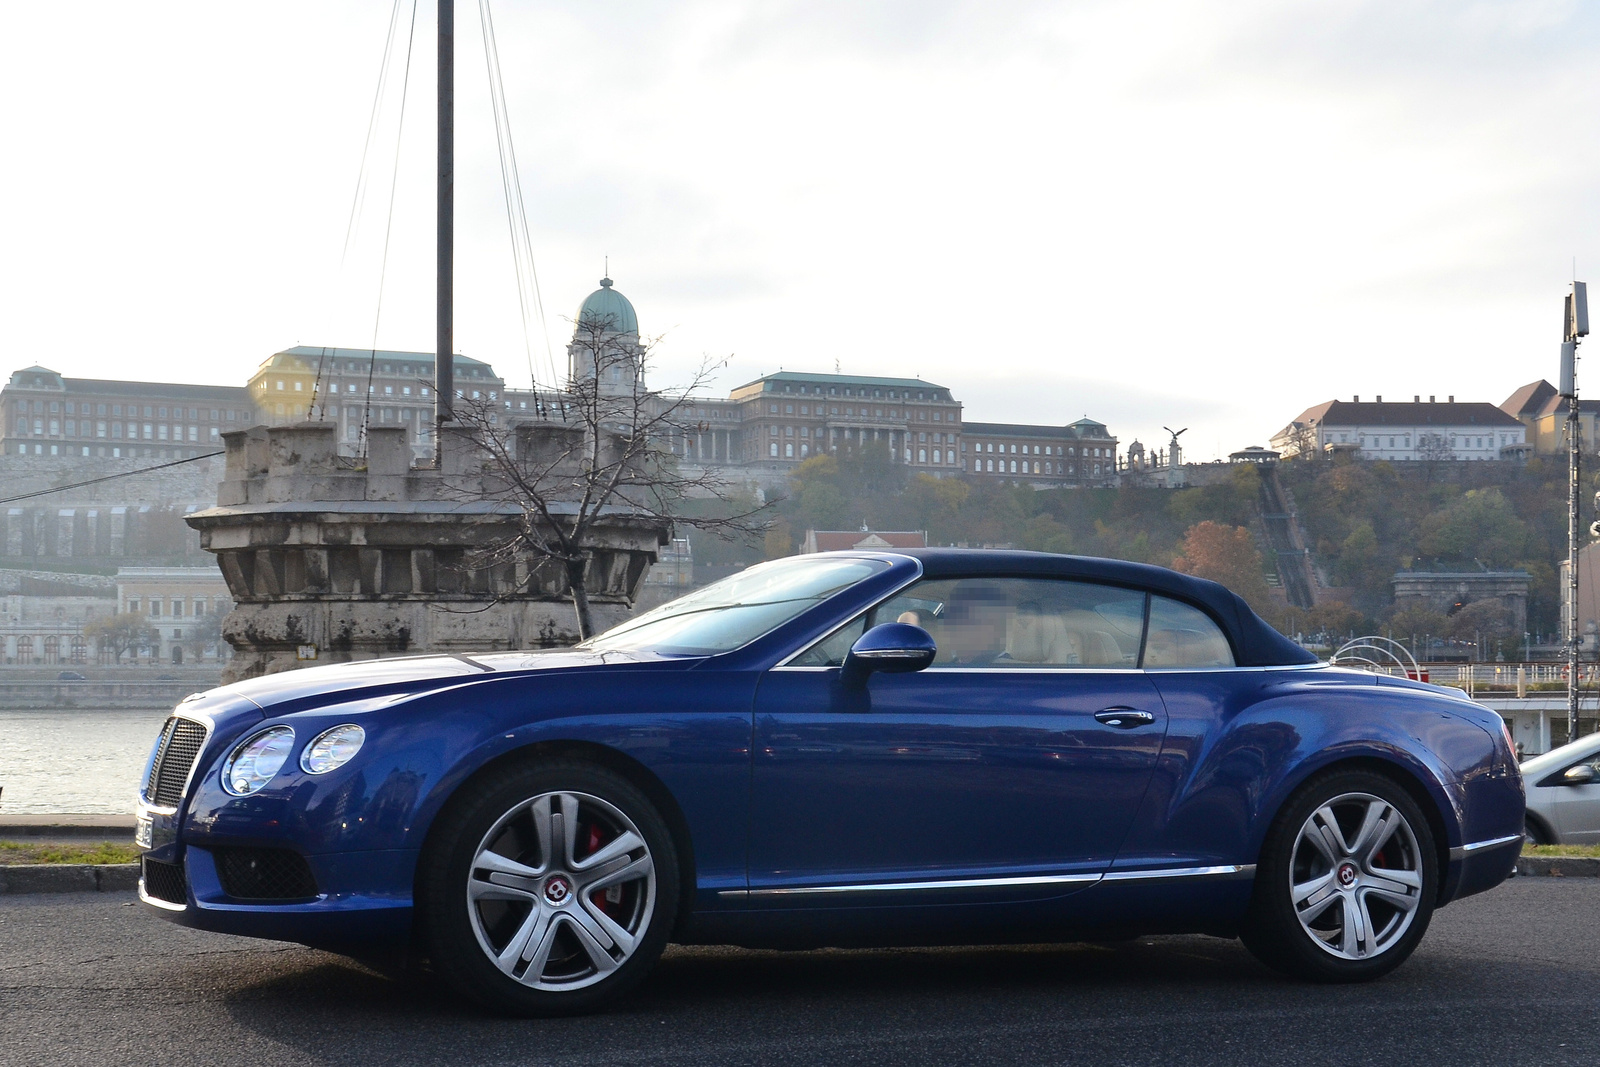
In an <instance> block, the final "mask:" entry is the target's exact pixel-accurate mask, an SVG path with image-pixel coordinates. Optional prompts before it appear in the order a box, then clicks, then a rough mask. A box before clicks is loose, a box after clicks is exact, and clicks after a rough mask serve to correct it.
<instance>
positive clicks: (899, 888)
mask: <svg viewBox="0 0 1600 1067" xmlns="http://www.w3.org/2000/svg"><path fill="white" fill-rule="evenodd" d="M1099 880H1100V875H1098V874H1041V875H1024V876H1021V877H1016V878H950V879H944V880H941V881H936V882H868V883H863V884H860V885H803V886H786V887H783V888H779V889H724V890H723V891H722V892H720V893H718V894H717V896H719V897H794V896H814V895H820V894H824V893H827V894H834V893H898V892H907V891H911V890H918V889H1004V888H1008V887H1011V886H1030V885H1085V884H1088V883H1090V882H1098V881H1099Z"/></svg>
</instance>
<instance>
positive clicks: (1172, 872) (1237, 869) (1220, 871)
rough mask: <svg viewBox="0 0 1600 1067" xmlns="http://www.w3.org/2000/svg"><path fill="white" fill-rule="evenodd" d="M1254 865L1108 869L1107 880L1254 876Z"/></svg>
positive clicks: (1157, 880)
mask: <svg viewBox="0 0 1600 1067" xmlns="http://www.w3.org/2000/svg"><path fill="white" fill-rule="evenodd" d="M1255 876H1256V865H1255V864H1253V863H1234V864H1228V865H1225V866H1221V867H1168V868H1165V869H1162V870H1155V871H1110V872H1108V873H1107V874H1106V876H1105V880H1106V881H1108V882H1164V881H1167V880H1169V879H1173V878H1254V877H1255Z"/></svg>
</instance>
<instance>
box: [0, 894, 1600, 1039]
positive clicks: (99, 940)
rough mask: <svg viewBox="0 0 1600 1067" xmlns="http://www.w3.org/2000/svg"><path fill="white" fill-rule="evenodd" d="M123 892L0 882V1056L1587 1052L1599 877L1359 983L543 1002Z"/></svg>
mask: <svg viewBox="0 0 1600 1067" xmlns="http://www.w3.org/2000/svg"><path fill="white" fill-rule="evenodd" d="M129 899H130V898H129V896H127V895H124V894H83V895H62V896H51V895H38V896H21V897H18V896H12V897H0V1064H5V1065H8V1067H9V1065H12V1064H16V1065H24V1064H69V1063H70V1064H93V1065H100V1064H138V1065H140V1067H149V1065H152V1064H207V1065H210V1064H218V1065H231V1064H240V1065H248V1067H267V1065H271V1067H276V1065H280V1064H321V1063H339V1064H362V1065H366V1064H412V1063H415V1064H429V1065H433V1064H451V1065H454V1064H491V1063H492V1064H561V1065H570V1067H580V1065H587V1064H630V1065H655V1064H693V1065H696V1067H711V1065H717V1064H743V1063H763V1064H767V1063H770V1064H791V1063H795V1064H799V1063H805V1064H811V1063H825V1064H852V1063H863V1064H925V1063H959V1064H988V1063H995V1064H1035V1063H1039V1064H1044V1063H1051V1064H1096V1065H1113V1064H1162V1065H1181V1064H1229V1065H1234V1064H1274V1065H1277V1064H1294V1065H1296V1067H1302V1065H1310V1064H1337V1065H1339V1067H1354V1065H1358V1064H1383V1065H1386V1067H1399V1065H1404V1067H1412V1065H1425V1064H1494V1065H1496V1067H1503V1065H1508V1064H1540V1065H1546V1067H1547V1065H1555V1064H1585V1065H1594V1064H1600V879H1589V878H1582V879H1570V880H1563V879H1556V878H1521V879H1516V880H1514V881H1512V882H1510V883H1508V884H1506V885H1504V886H1502V887H1501V888H1499V889H1496V890H1494V891H1493V892H1490V893H1487V894H1485V895H1483V896H1479V897H1474V898H1471V899H1469V900H1466V901H1462V902H1460V903H1458V904H1455V905H1452V906H1451V907H1448V908H1446V909H1444V910H1443V911H1441V912H1439V913H1438V914H1437V915H1436V916H1435V919H1434V924H1433V928H1432V930H1430V931H1429V934H1428V937H1427V938H1426V940H1424V941H1423V944H1422V947H1421V949H1420V950H1419V951H1418V952H1417V954H1416V955H1415V956H1414V957H1413V958H1412V959H1411V961H1410V962H1409V963H1408V964H1407V965H1406V966H1405V967H1403V968H1402V969H1401V970H1400V971H1399V972H1397V973H1396V974H1394V975H1392V976H1390V977H1389V978H1387V979H1385V980H1383V981H1381V982H1378V983H1375V984H1372V985H1367V986H1360V987H1339V988H1322V987H1315V986H1308V985H1299V984H1294V983H1290V982H1285V981H1283V980H1281V979H1278V978H1276V977H1274V976H1273V975H1271V974H1270V973H1268V972H1266V971H1264V970H1263V969H1262V968H1261V967H1259V966H1258V965H1257V964H1256V963H1255V962H1254V961H1253V960H1252V959H1251V958H1250V956H1249V955H1248V954H1247V953H1246V952H1245V951H1244V949H1243V948H1241V947H1240V946H1239V945H1238V944H1237V943H1234V942H1227V941H1219V940H1216V939H1213V938H1204V937H1182V938H1151V939H1141V940H1139V941H1136V942H1131V943H1126V944H1122V945H1118V946H1114V947H1103V946H1081V945H1080V946H1031V947H1023V948H988V949H940V950H895V951H876V952H870V951H849V952H844V951H825V952H807V953H774V952H747V951H742V950H737V949H671V950H669V952H668V955H667V956H666V957H665V958H663V960H662V962H661V964H660V966H658V968H657V969H656V971H655V972H654V974H653V976H652V977H651V978H650V979H649V980H648V981H647V983H646V985H645V986H644V987H643V989H642V990H641V991H640V992H639V993H638V994H636V995H635V996H634V997H633V998H632V999H631V1000H629V1001H628V1002H627V1003H626V1004H625V1005H624V1006H622V1007H620V1008H618V1009H617V1010H614V1011H612V1012H610V1013H608V1014H605V1015H601V1016H593V1017H589V1018H580V1019H560V1020H553V1021H520V1020H506V1019H501V1018H494V1017H489V1016H485V1015H482V1014H479V1013H477V1012H474V1011H473V1010H471V1009H470V1008H468V1007H465V1006H462V1005H460V1004H458V1003H455V1002H453V1001H452V1000H450V999H449V998H448V997H447V996H445V995H444V994H442V993H441V992H439V991H438V990H436V989H433V988H431V987H429V986H426V985H408V984H401V983H396V982H391V981H388V980H386V979H384V978H381V977H378V976H377V975H375V974H372V973H371V972H368V971H366V970H364V969H363V968H361V967H360V966H358V965H356V964H353V963H349V962H347V961H344V960H342V959H340V958H339V957H336V956H330V955H327V954H325V953H320V952H315V951H312V950H310V949H305V948H299V947H296V946H292V945H281V944H276V943H271V942H260V941H248V940H243V939H237V938H230V937H224V936H221V935H215V934H203V933H197V932H194V931H190V930H185V929H182V928H180V927H176V926H172V925H170V924H168V923H165V922H162V921H161V920H159V919H157V918H155V917H154V916H151V915H149V914H146V913H145V911H144V909H142V908H138V907H133V906H129Z"/></svg>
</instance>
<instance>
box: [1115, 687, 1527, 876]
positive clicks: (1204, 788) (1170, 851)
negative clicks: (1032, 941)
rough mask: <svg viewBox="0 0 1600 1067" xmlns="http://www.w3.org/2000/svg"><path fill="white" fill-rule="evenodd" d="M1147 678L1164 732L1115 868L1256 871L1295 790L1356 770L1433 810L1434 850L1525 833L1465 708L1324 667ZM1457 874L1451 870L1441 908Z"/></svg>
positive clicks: (1511, 788) (1490, 748) (1493, 745)
mask: <svg viewBox="0 0 1600 1067" xmlns="http://www.w3.org/2000/svg"><path fill="white" fill-rule="evenodd" d="M1153 677H1154V678H1155V680H1156V685H1157V687H1158V688H1159V690H1160V692H1161V696H1162V699H1163V701H1164V702H1165V704H1166V707H1167V714H1168V717H1169V723H1170V725H1169V729H1168V735H1167V740H1166V743H1165V745H1164V746H1163V749H1162V753H1161V757H1160V759H1159V760H1158V762H1157V767H1156V772H1155V775H1154V776H1153V778H1152V780H1151V784H1150V789H1149V792H1148V793H1147V794H1146V797H1145V801H1144V804H1143V805H1142V807H1141V810H1140V813H1139V816H1138V817H1137V818H1136V819H1135V822H1134V825H1133V827H1132V829H1131V830H1130V832H1129V835H1128V838H1127V840H1126V841H1125V843H1124V846H1123V848H1122V850H1121V852H1120V853H1119V855H1118V858H1117V862H1116V865H1115V866H1116V867H1118V868H1137V867H1152V866H1162V865H1170V866H1210V865H1220V864H1252V863H1255V862H1256V860H1257V857H1258V856H1259V854H1260V850H1261V845H1262V841H1263V840H1264V838H1265V836H1266V834H1267V831H1268V830H1269V828H1270V827H1271V824H1272V821H1273V819H1274V817H1275V816H1276V814H1277V812H1278V810H1279V809H1280V808H1281V807H1282V805H1283V804H1284V802H1285V801H1287V800H1288V798H1289V797H1290V796H1291V795H1292V794H1293V793H1294V791H1295V790H1296V789H1297V788H1299V786H1300V785H1301V784H1303V783H1304V782H1305V781H1306V780H1307V779H1308V778H1310V777H1311V776H1312V775H1315V774H1316V773H1318V772H1319V771H1321V770H1324V769H1326V768H1329V767H1332V766H1333V765H1335V764H1338V763H1341V762H1345V761H1356V760H1363V761H1369V762H1373V763H1374V764H1376V765H1381V766H1385V767H1388V768H1390V769H1392V770H1393V771H1395V772H1399V773H1403V774H1405V775H1407V776H1409V778H1410V780H1411V781H1412V782H1414V783H1415V785H1416V787H1417V789H1418V790H1420V791H1421V793H1422V794H1423V796H1425V797H1426V799H1427V800H1428V801H1430V802H1431V803H1430V804H1428V805H1424V809H1425V810H1428V809H1429V808H1430V807H1431V809H1432V810H1431V813H1430V814H1431V815H1433V816H1437V821H1436V822H1435V823H1434V834H1435V837H1438V838H1442V842H1441V846H1442V850H1449V849H1454V848H1458V847H1459V846H1461V845H1462V844H1463V843H1465V842H1468V841H1475V840H1482V839H1486V838H1489V837H1494V836H1499V835H1500V834H1509V833H1516V832H1520V827H1521V810H1520V805H1521V799H1520V797H1521V783H1520V779H1519V778H1517V777H1516V772H1515V766H1514V764H1513V765H1512V767H1511V768H1510V770H1509V777H1508V774H1507V769H1506V768H1505V767H1504V766H1503V763H1502V761H1501V760H1499V758H1498V753H1497V738H1496V737H1495V736H1494V735H1493V734H1491V733H1490V731H1489V729H1488V727H1487V725H1486V724H1485V723H1480V722H1478V721H1477V720H1478V719H1479V718H1482V717H1483V716H1484V715H1485V714H1491V715H1492V713H1484V712H1483V711H1482V709H1478V708H1476V707H1475V706H1473V705H1470V704H1468V703H1466V702H1465V701H1461V700H1458V699H1456V698H1454V697H1452V696H1449V695H1445V694H1441V693H1436V692H1433V691H1424V690H1420V689H1419V690H1406V689H1395V688H1390V687H1384V686H1380V685H1378V684H1377V681H1376V679H1375V678H1374V677H1373V676H1372V675H1369V674H1363V673H1359V672H1347V671H1337V670H1331V669H1327V668H1313V669H1305V670H1270V669H1268V670H1255V671H1249V670H1241V671H1216V672H1210V671H1196V672H1178V671H1173V672H1161V673H1156V674H1153ZM1513 794H1514V795H1515V796H1514V800H1513ZM1513 809H1515V810H1513ZM1455 867H1456V865H1455V864H1453V863H1451V862H1449V861H1447V865H1446V870H1445V872H1444V873H1445V884H1444V886H1443V890H1444V892H1443V896H1444V899H1449V898H1450V897H1451V896H1453V895H1454V891H1455V888H1456V885H1455V883H1456V881H1457V880H1458V876H1459V870H1457V869H1455Z"/></svg>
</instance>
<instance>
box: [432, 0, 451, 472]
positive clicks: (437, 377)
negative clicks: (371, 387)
mask: <svg viewBox="0 0 1600 1067" xmlns="http://www.w3.org/2000/svg"><path fill="white" fill-rule="evenodd" d="M455 172H456V5H455V0H439V175H438V186H437V192H438V200H437V211H436V224H437V229H438V232H437V236H436V248H437V263H436V265H435V283H436V290H435V292H436V305H435V310H434V344H433V421H434V439H433V449H434V452H433V454H434V457H435V459H436V461H439V462H442V460H443V456H444V427H445V423H447V422H449V421H450V420H451V418H452V417H453V414H454V413H453V411H452V406H453V404H454V401H455V395H456V373H455V372H456V368H455V357H454V352H455V339H454V332H455V310H454V299H455V210H456V188H455V182H456V173H455Z"/></svg>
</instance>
